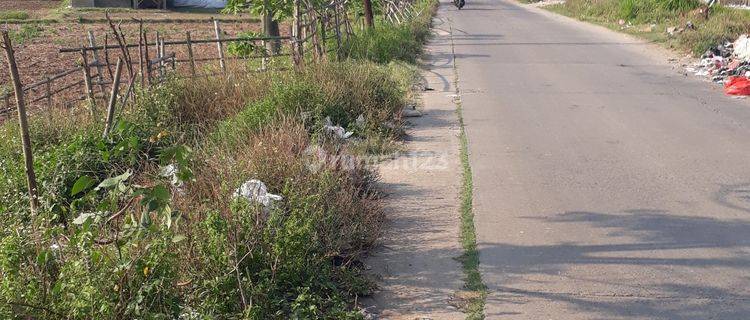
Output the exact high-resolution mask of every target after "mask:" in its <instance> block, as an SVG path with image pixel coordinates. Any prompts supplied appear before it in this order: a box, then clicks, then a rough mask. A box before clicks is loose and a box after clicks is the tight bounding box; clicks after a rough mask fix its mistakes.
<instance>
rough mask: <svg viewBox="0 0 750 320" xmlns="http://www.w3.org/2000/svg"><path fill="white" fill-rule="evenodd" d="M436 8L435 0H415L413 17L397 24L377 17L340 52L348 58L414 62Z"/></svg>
mask: <svg viewBox="0 0 750 320" xmlns="http://www.w3.org/2000/svg"><path fill="white" fill-rule="evenodd" d="M436 9H437V1H432V0H428V1H418V2H416V3H415V5H414V8H413V11H414V12H418V14H417V15H416V16H415V17H414V18H413V19H411V20H410V21H406V22H404V23H402V24H398V25H393V24H390V23H388V22H385V21H380V23H378V24H376V27H375V28H374V29H366V30H365V31H364V32H362V33H358V34H355V35H354V36H353V37H352V38H351V39H349V40H348V41H345V42H344V43H343V46H342V49H341V50H342V53H343V55H344V56H347V57H350V58H352V59H358V60H359V59H363V60H370V61H374V62H378V63H388V62H391V61H406V62H411V63H414V62H416V59H417V57H418V56H419V54H420V53H421V52H422V46H423V45H424V43H425V41H427V37H429V33H430V24H431V22H432V16H433V13H434V12H435V10H436Z"/></svg>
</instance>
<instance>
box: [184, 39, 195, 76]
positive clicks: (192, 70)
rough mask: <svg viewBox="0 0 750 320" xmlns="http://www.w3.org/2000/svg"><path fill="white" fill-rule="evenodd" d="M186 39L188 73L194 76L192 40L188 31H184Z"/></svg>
mask: <svg viewBox="0 0 750 320" xmlns="http://www.w3.org/2000/svg"><path fill="white" fill-rule="evenodd" d="M185 39H186V40H187V50H188V59H190V73H191V74H192V75H193V76H194V77H195V56H193V42H192V40H191V39H190V31H187V32H185Z"/></svg>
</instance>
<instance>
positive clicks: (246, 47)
mask: <svg viewBox="0 0 750 320" xmlns="http://www.w3.org/2000/svg"><path fill="white" fill-rule="evenodd" d="M259 37H262V35H261V34H259V33H257V32H252V31H248V32H242V33H240V34H239V35H238V38H243V39H253V38H259ZM227 53H228V54H229V55H230V56H233V57H240V58H250V57H255V56H263V55H265V54H266V49H265V48H264V47H263V45H262V44H261V43H259V42H257V41H250V40H249V41H244V42H237V41H233V42H231V43H229V45H227Z"/></svg>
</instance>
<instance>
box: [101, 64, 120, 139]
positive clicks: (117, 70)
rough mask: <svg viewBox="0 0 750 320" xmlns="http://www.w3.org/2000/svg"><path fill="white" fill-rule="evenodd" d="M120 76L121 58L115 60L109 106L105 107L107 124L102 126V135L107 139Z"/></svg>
mask: <svg viewBox="0 0 750 320" xmlns="http://www.w3.org/2000/svg"><path fill="white" fill-rule="evenodd" d="M121 75H122V58H119V59H117V67H115V78H114V80H113V81H114V82H113V83H112V93H111V94H110V96H109V106H107V122H106V124H105V126H104V135H103V137H105V138H106V137H107V136H108V135H109V131H110V130H111V129H112V123H113V122H114V118H115V105H116V104H117V92H118V91H119V89H120V76H121Z"/></svg>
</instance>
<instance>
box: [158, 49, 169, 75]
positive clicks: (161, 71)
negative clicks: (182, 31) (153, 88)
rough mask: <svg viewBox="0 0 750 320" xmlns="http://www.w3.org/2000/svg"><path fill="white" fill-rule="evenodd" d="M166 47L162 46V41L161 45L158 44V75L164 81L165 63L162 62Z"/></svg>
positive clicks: (165, 73)
mask: <svg viewBox="0 0 750 320" xmlns="http://www.w3.org/2000/svg"><path fill="white" fill-rule="evenodd" d="M165 51H166V47H165V46H164V39H161V43H159V58H160V60H159V75H160V76H161V77H162V79H164V77H165V76H166V75H167V63H166V62H164V57H166V56H167V53H166V52H165Z"/></svg>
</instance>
